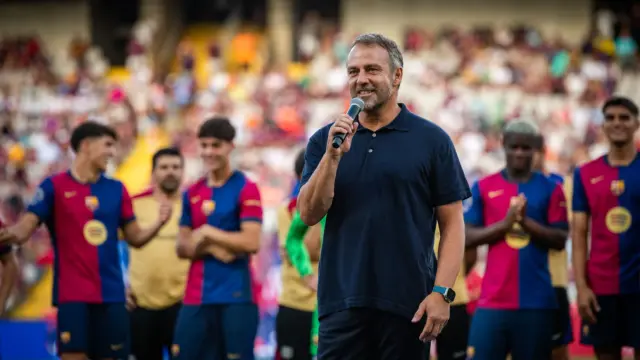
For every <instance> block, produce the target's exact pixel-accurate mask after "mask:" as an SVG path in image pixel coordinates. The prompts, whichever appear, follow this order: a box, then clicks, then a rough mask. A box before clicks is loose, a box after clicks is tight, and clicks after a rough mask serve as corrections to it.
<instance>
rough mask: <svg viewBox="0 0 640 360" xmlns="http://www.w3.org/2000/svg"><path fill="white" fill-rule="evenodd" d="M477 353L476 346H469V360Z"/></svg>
mask: <svg viewBox="0 0 640 360" xmlns="http://www.w3.org/2000/svg"><path fill="white" fill-rule="evenodd" d="M475 355H476V348H474V347H473V346H469V347H468V348H467V360H471V359H473V357H474V356H475Z"/></svg>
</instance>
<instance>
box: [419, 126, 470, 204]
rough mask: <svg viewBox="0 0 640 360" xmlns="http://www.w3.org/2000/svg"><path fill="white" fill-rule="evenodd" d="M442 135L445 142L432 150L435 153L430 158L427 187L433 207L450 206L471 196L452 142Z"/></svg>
mask: <svg viewBox="0 0 640 360" xmlns="http://www.w3.org/2000/svg"><path fill="white" fill-rule="evenodd" d="M443 135H444V136H446V139H445V142H444V143H443V144H441V145H440V146H439V147H436V148H434V150H435V153H433V155H432V156H431V158H432V159H433V160H432V161H433V163H432V164H431V169H432V170H431V171H432V174H431V177H430V179H429V185H430V191H431V196H432V199H433V205H434V206H442V205H447V204H451V203H453V202H456V201H461V200H465V199H467V198H469V197H470V196H471V193H470V191H469V183H467V179H466V177H465V175H464V171H463V170H462V165H460V160H459V159H458V154H457V153H456V149H455V147H454V146H453V142H452V141H451V138H450V137H449V135H447V134H446V133H444V131H443Z"/></svg>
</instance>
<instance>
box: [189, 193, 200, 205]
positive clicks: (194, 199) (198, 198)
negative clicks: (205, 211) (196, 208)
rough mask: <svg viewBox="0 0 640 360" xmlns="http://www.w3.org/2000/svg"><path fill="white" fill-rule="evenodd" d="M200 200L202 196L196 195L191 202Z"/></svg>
mask: <svg viewBox="0 0 640 360" xmlns="http://www.w3.org/2000/svg"><path fill="white" fill-rule="evenodd" d="M198 201H200V196H199V195H198V196H194V197H192V198H191V203H192V204H196V203H197V202H198Z"/></svg>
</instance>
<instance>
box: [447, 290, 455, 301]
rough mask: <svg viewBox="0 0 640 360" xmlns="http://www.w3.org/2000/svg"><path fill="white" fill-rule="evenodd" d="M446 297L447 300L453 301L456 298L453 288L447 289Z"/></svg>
mask: <svg viewBox="0 0 640 360" xmlns="http://www.w3.org/2000/svg"><path fill="white" fill-rule="evenodd" d="M446 297H447V300H449V302H453V300H455V299H456V292H455V291H453V289H448V291H447V295H446Z"/></svg>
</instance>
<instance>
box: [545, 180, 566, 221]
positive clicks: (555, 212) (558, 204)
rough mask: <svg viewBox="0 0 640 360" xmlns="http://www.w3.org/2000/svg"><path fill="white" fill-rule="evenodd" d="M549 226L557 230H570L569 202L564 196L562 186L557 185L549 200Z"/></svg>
mask: <svg viewBox="0 0 640 360" xmlns="http://www.w3.org/2000/svg"><path fill="white" fill-rule="evenodd" d="M547 221H548V222H549V225H551V226H553V227H557V228H562V229H568V228H569V224H568V220H567V200H566V198H565V196H564V191H563V189H562V185H561V184H559V183H556V185H555V187H554V188H553V192H552V193H551V199H549V209H548V212H547Z"/></svg>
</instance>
